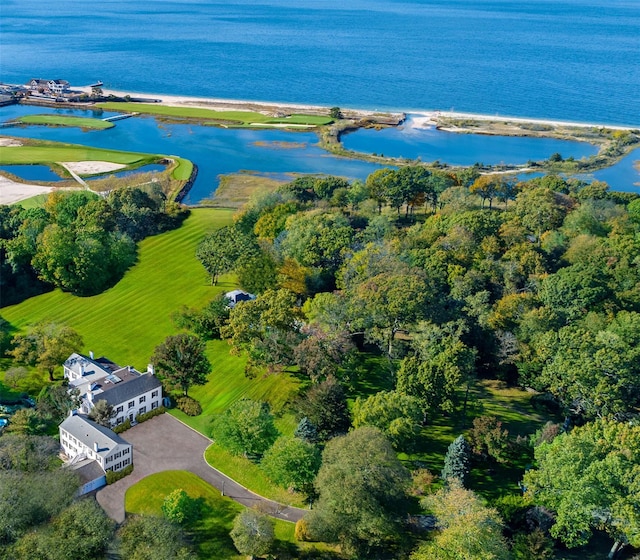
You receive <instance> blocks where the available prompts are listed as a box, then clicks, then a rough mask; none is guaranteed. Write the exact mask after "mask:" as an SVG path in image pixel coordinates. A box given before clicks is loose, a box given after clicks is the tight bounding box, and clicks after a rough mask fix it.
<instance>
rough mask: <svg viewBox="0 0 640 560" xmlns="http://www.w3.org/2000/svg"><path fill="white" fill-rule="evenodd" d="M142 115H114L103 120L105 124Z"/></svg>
mask: <svg viewBox="0 0 640 560" xmlns="http://www.w3.org/2000/svg"><path fill="white" fill-rule="evenodd" d="M139 114H140V113H124V114H123V115H113V116H112V117H105V118H104V119H102V120H103V121H105V122H113V121H121V120H122V119H128V118H129V117H135V116H136V115H139Z"/></svg>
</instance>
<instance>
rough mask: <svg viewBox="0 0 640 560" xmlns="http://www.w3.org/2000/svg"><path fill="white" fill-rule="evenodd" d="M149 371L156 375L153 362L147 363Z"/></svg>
mask: <svg viewBox="0 0 640 560" xmlns="http://www.w3.org/2000/svg"><path fill="white" fill-rule="evenodd" d="M147 373H150V374H151V375H155V374H156V370H155V368H154V367H153V364H147Z"/></svg>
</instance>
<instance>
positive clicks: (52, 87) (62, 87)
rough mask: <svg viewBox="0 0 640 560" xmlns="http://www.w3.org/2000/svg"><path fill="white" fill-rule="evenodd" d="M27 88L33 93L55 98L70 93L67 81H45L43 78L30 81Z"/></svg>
mask: <svg viewBox="0 0 640 560" xmlns="http://www.w3.org/2000/svg"><path fill="white" fill-rule="evenodd" d="M27 87H28V88H29V89H30V90H32V91H36V92H39V93H45V94H49V95H55V96H58V95H62V94H65V93H69V82H67V80H43V79H42V78H34V79H32V80H29V83H28V84H27Z"/></svg>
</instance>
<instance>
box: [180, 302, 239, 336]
mask: <svg viewBox="0 0 640 560" xmlns="http://www.w3.org/2000/svg"><path fill="white" fill-rule="evenodd" d="M172 319H173V322H174V323H175V324H176V326H177V327H179V328H184V329H187V330H190V331H193V332H194V333H195V334H197V335H198V336H199V337H200V338H204V339H212V338H214V339H215V338H220V336H221V335H220V329H222V327H224V326H225V325H226V324H227V323H228V322H229V300H228V299H227V298H226V297H225V296H224V294H219V295H218V296H217V297H215V298H213V299H212V300H211V301H209V303H207V305H205V306H204V307H203V308H202V309H200V310H198V309H193V308H190V307H187V306H186V305H185V306H183V307H181V308H180V309H179V310H178V311H177V312H175V313H174V314H173V315H172Z"/></svg>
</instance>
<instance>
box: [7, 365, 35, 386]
mask: <svg viewBox="0 0 640 560" xmlns="http://www.w3.org/2000/svg"><path fill="white" fill-rule="evenodd" d="M28 375H29V372H28V371H27V368H25V367H22V366H17V367H11V368H9V369H8V370H7V371H6V372H5V374H4V382H5V383H6V384H7V385H9V386H10V387H12V388H13V389H17V387H18V385H20V383H22V382H23V381H24V380H25V379H26V378H27V377H28Z"/></svg>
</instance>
